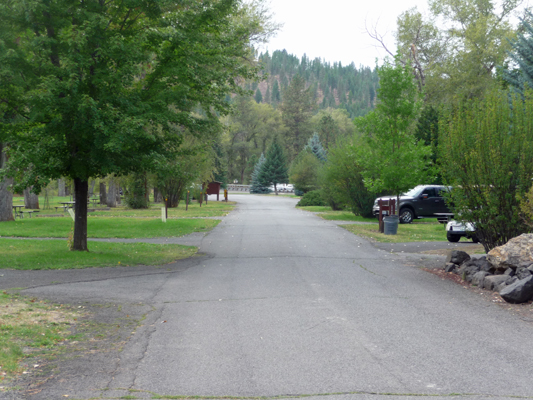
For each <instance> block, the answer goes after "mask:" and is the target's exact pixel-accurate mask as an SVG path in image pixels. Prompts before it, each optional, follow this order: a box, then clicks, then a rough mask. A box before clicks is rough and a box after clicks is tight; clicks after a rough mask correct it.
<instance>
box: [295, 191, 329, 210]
mask: <svg viewBox="0 0 533 400" xmlns="http://www.w3.org/2000/svg"><path fill="white" fill-rule="evenodd" d="M296 205H297V206H298V207H307V206H325V205H326V202H325V201H324V199H323V198H322V195H321V194H320V190H312V191H310V192H307V193H305V194H304V196H303V197H302V199H301V200H300V201H299V202H298V204H296Z"/></svg>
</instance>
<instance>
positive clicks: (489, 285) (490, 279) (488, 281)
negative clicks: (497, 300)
mask: <svg viewBox="0 0 533 400" xmlns="http://www.w3.org/2000/svg"><path fill="white" fill-rule="evenodd" d="M507 279H509V277H508V276H507V275H490V276H487V277H485V279H484V280H483V288H484V289H487V290H495V288H496V287H497V286H498V285H499V284H501V283H505V282H506V281H507Z"/></svg>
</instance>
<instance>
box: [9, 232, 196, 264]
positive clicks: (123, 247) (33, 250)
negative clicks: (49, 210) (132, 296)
mask: <svg viewBox="0 0 533 400" xmlns="http://www.w3.org/2000/svg"><path fill="white" fill-rule="evenodd" d="M88 247H89V251H88V252H87V251H70V250H69V249H68V246H67V241H66V240H32V239H0V254H2V258H1V259H0V268H6V269H18V270H38V269H75V268H89V267H115V266H132V265H161V264H168V263H170V262H173V261H176V260H180V259H183V258H188V257H191V256H193V255H194V254H195V253H196V251H197V248H196V247H194V246H182V245H179V244H148V243H104V242H89V243H88Z"/></svg>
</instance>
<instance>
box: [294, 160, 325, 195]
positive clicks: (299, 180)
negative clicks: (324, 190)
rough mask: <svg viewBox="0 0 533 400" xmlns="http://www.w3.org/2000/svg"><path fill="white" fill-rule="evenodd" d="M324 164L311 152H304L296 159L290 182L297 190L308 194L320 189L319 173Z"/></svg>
mask: <svg viewBox="0 0 533 400" xmlns="http://www.w3.org/2000/svg"><path fill="white" fill-rule="evenodd" d="M321 165H322V163H321V162H320V160H319V159H318V158H317V157H316V156H315V155H314V154H313V153H311V152H310V151H307V150H306V151H303V152H302V153H300V154H299V155H298V157H296V159H295V160H294V162H293V164H292V166H291V172H290V181H291V183H292V184H293V185H294V187H295V189H296V190H299V191H301V192H303V193H307V192H309V191H311V190H316V189H318V171H319V169H320V167H321Z"/></svg>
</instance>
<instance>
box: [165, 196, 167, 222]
mask: <svg viewBox="0 0 533 400" xmlns="http://www.w3.org/2000/svg"><path fill="white" fill-rule="evenodd" d="M165 218H168V197H165Z"/></svg>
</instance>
